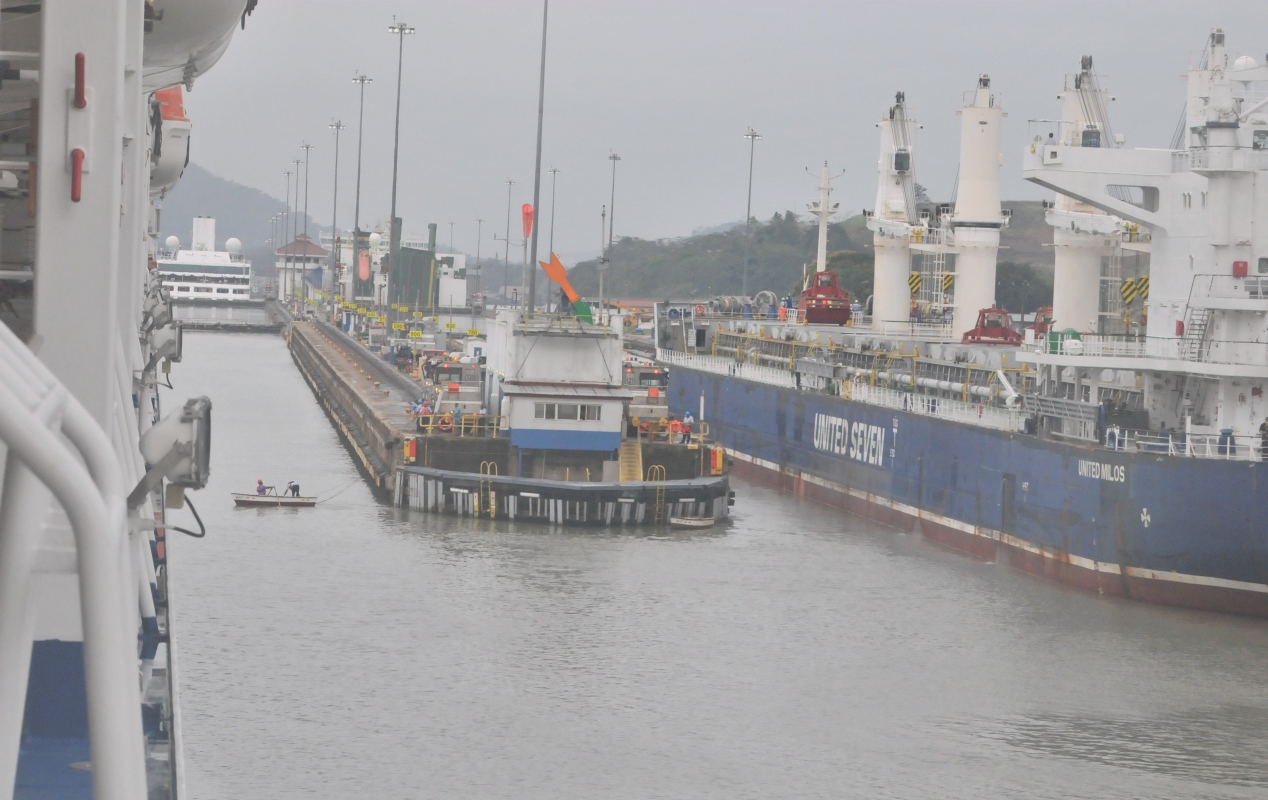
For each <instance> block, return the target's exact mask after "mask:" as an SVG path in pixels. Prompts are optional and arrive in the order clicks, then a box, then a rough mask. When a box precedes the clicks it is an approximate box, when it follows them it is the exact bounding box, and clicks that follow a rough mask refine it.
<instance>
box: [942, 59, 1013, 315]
mask: <svg viewBox="0 0 1268 800" xmlns="http://www.w3.org/2000/svg"><path fill="white" fill-rule="evenodd" d="M1003 117H1004V112H1003V110H1002V109H1001V108H1000V107H999V106H998V105H996V103H995V95H994V94H993V93H992V92H991V79H990V76H988V75H982V76H980V77H979V78H978V87H977V92H975V93H974V97H973V102H972V103H971V104H970V105H967V106H965V107H964V108H962V109H961V110H960V183H959V189H958V192H957V195H956V199H955V216H954V217H953V218H952V222H951V227H952V228H953V229H954V231H955V254H956V267H955V273H956V278H955V315H954V317H953V319H952V322H951V335H952V336H953V337H955V338H959V337H960V336H962V335H963V334H964V332H965V331H968V330H972V329H973V327H974V326H976V325H977V314H978V312H979V311H981V310H982V309H984V308H991V307H992V306H994V305H995V260H996V257H997V255H998V254H999V233H1000V229H1001V228H1003V227H1004V215H1003V214H1002V213H1001V211H1000V203H999V168H1000V164H1001V163H1002V162H1003V160H1004V157H1003V154H1002V153H1001V152H1000V127H1001V123H1002V121H1003Z"/></svg>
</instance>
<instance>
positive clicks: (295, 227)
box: [291, 158, 304, 297]
mask: <svg viewBox="0 0 1268 800" xmlns="http://www.w3.org/2000/svg"><path fill="white" fill-rule="evenodd" d="M291 163H292V164H294V165H295V216H294V217H293V218H292V219H291V244H294V243H295V241H296V240H297V239H299V165H300V164H302V163H304V162H302V161H300V160H299V159H298V158H293V159H291ZM294 272H295V254H294V253H291V273H292V274H291V283H292V285H291V296H292V297H293V296H294V295H295V286H294V281H295V275H294Z"/></svg>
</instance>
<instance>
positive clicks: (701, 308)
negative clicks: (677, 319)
mask: <svg viewBox="0 0 1268 800" xmlns="http://www.w3.org/2000/svg"><path fill="white" fill-rule="evenodd" d="M696 313H697V314H699V315H700V316H704V304H703V303H696Z"/></svg>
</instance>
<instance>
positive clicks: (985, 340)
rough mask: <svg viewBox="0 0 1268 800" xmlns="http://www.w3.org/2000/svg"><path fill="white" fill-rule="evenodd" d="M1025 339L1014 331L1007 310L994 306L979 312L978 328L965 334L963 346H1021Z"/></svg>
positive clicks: (962, 340)
mask: <svg viewBox="0 0 1268 800" xmlns="http://www.w3.org/2000/svg"><path fill="white" fill-rule="evenodd" d="M1024 339H1025V337H1024V336H1022V335H1021V334H1020V333H1019V332H1017V331H1015V330H1013V323H1012V320H1011V319H1010V318H1009V316H1008V311H1007V309H1003V308H998V307H996V306H992V307H990V308H984V309H982V310H981V311H979V312H977V326H976V327H974V328H973V329H971V330H967V331H965V332H964V337H963V338H962V339H961V340H960V342H961V343H962V344H1012V345H1017V344H1021V343H1022V341H1023V340H1024Z"/></svg>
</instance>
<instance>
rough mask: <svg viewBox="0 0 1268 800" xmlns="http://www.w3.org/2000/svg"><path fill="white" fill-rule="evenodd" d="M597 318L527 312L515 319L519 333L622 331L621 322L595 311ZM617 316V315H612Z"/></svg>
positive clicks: (598, 333) (610, 332)
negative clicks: (614, 322) (614, 321)
mask: <svg viewBox="0 0 1268 800" xmlns="http://www.w3.org/2000/svg"><path fill="white" fill-rule="evenodd" d="M592 313H593V314H595V317H596V318H595V319H592V320H584V319H581V318H579V317H577V316H574V315H571V314H546V313H542V312H533V313H531V314H529V313H525V314H522V315H520V317H519V318H518V319H516V320H515V330H516V332H518V333H561V334H573V335H590V336H595V335H601V336H608V335H615V334H617V333H619V332H620V331H621V328H622V326H621V325H619V324H610V320H604V319H603V318H602V315H601V312H599V311H597V310H596V311H593V312H592ZM610 316H615V315H610Z"/></svg>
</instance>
